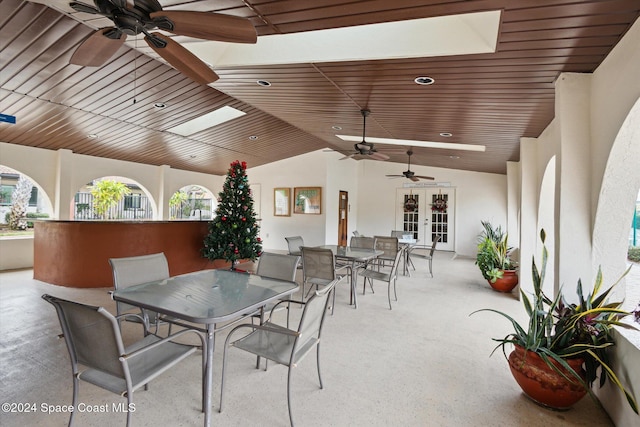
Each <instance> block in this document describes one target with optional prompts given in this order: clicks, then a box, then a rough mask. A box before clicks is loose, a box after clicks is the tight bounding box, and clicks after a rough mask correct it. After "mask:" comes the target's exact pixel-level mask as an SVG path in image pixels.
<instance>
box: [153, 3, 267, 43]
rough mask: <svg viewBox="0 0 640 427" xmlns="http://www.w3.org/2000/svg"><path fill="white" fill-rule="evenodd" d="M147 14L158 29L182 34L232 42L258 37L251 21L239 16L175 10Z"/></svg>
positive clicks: (252, 41) (248, 40)
mask: <svg viewBox="0 0 640 427" xmlns="http://www.w3.org/2000/svg"><path fill="white" fill-rule="evenodd" d="M149 16H151V18H152V19H153V22H154V23H155V24H156V25H157V26H158V28H159V29H161V30H165V31H170V32H172V33H174V34H179V35H182V36H188V37H196V38H199V39H205V40H214V41H221V42H232V43H255V42H256V41H257V39H258V36H257V34H256V29H255V28H254V26H253V24H252V23H251V21H249V20H248V19H246V18H241V17H239V16H231V15H223V14H219V13H211V12H194V11H177V10H176V11H168V10H163V11H160V12H153V13H151V14H149Z"/></svg>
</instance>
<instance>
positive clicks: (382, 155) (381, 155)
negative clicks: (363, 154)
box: [369, 151, 389, 160]
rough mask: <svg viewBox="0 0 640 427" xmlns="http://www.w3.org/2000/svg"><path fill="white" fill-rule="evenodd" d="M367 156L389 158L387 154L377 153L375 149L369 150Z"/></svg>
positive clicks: (377, 158) (379, 158) (380, 158)
mask: <svg viewBox="0 0 640 427" xmlns="http://www.w3.org/2000/svg"><path fill="white" fill-rule="evenodd" d="M369 157H371V158H372V159H375V160H389V156H387V155H386V154H382V153H377V152H375V151H373V152H371V154H369Z"/></svg>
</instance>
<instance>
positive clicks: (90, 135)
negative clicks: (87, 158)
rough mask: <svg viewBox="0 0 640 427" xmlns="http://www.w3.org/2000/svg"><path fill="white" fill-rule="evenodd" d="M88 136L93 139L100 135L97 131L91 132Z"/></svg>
mask: <svg viewBox="0 0 640 427" xmlns="http://www.w3.org/2000/svg"><path fill="white" fill-rule="evenodd" d="M87 136H88V137H89V138H91V139H95V138H97V137H98V134H97V133H90V134H89V135H87Z"/></svg>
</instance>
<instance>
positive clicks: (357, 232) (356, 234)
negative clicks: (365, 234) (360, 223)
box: [353, 230, 362, 237]
mask: <svg viewBox="0 0 640 427" xmlns="http://www.w3.org/2000/svg"><path fill="white" fill-rule="evenodd" d="M353 235H354V236H356V237H361V236H362V234H360V232H359V231H358V230H353Z"/></svg>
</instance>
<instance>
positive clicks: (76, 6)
mask: <svg viewBox="0 0 640 427" xmlns="http://www.w3.org/2000/svg"><path fill="white" fill-rule="evenodd" d="M69 6H71V9H73V10H75V11H76V12H84V13H93V14H94V15H100V14H101V12H100V11H99V10H98V9H96V8H95V7H93V6H91V5H89V4H85V3H81V2H79V1H72V2H71V3H69Z"/></svg>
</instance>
